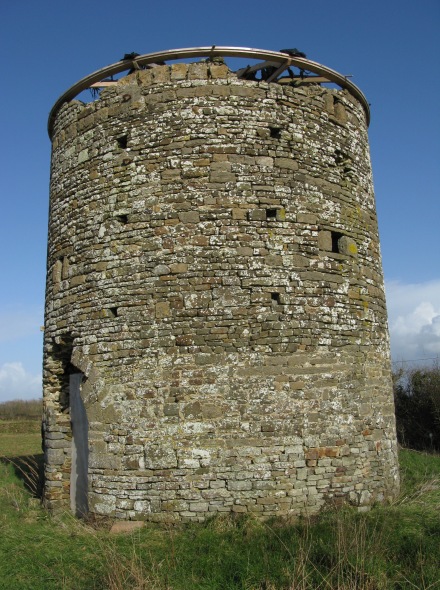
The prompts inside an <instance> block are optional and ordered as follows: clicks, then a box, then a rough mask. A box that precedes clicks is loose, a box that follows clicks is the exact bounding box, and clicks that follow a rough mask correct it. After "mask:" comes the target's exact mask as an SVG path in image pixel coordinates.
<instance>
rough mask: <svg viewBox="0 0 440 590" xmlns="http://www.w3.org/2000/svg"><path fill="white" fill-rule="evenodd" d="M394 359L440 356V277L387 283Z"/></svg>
mask: <svg viewBox="0 0 440 590" xmlns="http://www.w3.org/2000/svg"><path fill="white" fill-rule="evenodd" d="M386 292H387V304H388V315H389V326H390V335H391V354H392V357H393V360H395V361H400V360H413V359H423V358H433V357H437V356H440V280H435V281H429V282H425V283H402V282H399V281H390V282H388V283H387V284H386Z"/></svg>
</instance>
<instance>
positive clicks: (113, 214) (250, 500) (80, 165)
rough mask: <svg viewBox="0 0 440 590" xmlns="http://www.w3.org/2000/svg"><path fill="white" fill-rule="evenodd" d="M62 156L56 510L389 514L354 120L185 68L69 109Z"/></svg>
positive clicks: (379, 282)
mask: <svg viewBox="0 0 440 590" xmlns="http://www.w3.org/2000/svg"><path fill="white" fill-rule="evenodd" d="M52 139H53V156H52V174H51V202H50V225H49V250H48V281H47V302H46V323H45V377H44V378H45V393H44V400H45V421H44V428H45V445H46V492H45V494H46V496H45V497H46V502H47V504H48V505H49V506H50V507H52V508H62V507H65V506H69V504H70V505H71V506H72V508H73V509H74V510H75V509H76V510H77V511H78V510H79V511H80V512H81V511H85V510H87V509H88V510H90V511H91V512H94V513H97V514H107V515H111V516H115V517H117V518H122V519H137V520H139V519H150V520H164V519H166V520H173V519H174V520H201V519H203V518H206V517H207V516H210V515H213V514H215V513H217V512H230V511H233V512H251V513H254V514H256V515H259V516H270V515H284V514H299V513H302V512H307V513H308V514H310V513H313V512H316V511H318V510H319V509H320V508H322V507H323V506H324V505H325V504H326V503H336V504H339V503H343V502H349V503H352V504H354V505H357V506H360V507H367V506H368V505H369V504H371V503H372V502H375V501H382V500H384V499H387V498H389V497H391V496H393V495H394V494H395V492H396V490H397V487H398V475H397V458H396V438H395V426H394V407H393V396H392V386H391V373H390V360H389V342H388V335H387V319H386V308H385V299H384V290H383V278H382V270H381V260H380V250H379V238H378V231H377V222H376V212H375V202H374V194H373V188H372V179H371V169H370V159H369V151H368V139H367V129H366V122H365V113H364V111H363V108H362V106H361V104H360V103H359V102H358V101H357V100H356V99H355V98H353V97H352V96H351V95H350V94H349V93H348V92H347V91H346V90H330V89H326V88H323V87H321V86H319V85H317V84H313V85H311V84H309V85H303V86H301V85H300V86H298V87H291V86H282V85H281V84H277V83H270V84H268V83H266V82H256V81H245V80H240V79H237V77H236V76H235V75H234V74H233V73H232V72H230V71H229V70H228V68H227V67H226V66H225V65H214V64H210V63H204V62H201V63H193V64H183V63H178V64H175V65H172V66H165V65H164V66H161V67H155V68H152V69H148V70H140V71H138V72H135V73H133V74H131V75H128V76H126V77H125V78H122V79H121V80H120V81H119V82H118V84H117V85H116V86H115V87H112V88H110V89H107V90H104V91H103V92H102V93H101V96H100V98H99V99H98V100H97V101H96V102H94V103H91V104H88V105H85V104H83V103H80V102H77V101H72V102H70V103H68V104H66V105H64V106H63V107H62V108H61V110H60V111H59V112H58V114H57V117H56V120H55V126H54V133H53V138H52ZM75 373H80V374H81V375H82V384H81V386H80V390H79V392H80V393H79V398H78V396H77V394H76V393H75V391H74V386H72V378H71V374H75ZM80 381H81V377H80ZM69 383H70V386H69ZM72 387H73V389H72ZM73 396H75V399H77V398H78V399H79V403H80V405H82V407H83V409H84V411H85V415H86V417H87V418H86V419H87V420H88V424H85V426H84V419H85V418H78V417H77V415H76V414H75V416H74V417H72V416H73V414H72V411H73V408H74V404H73ZM78 399H77V401H78ZM75 403H76V402H75ZM75 412H76V410H75ZM78 420H79V421H81V420H82V421H83V424H82V425H80V426H77V424H78ZM72 425H73V432H72V427H71V426H72ZM75 437H76V439H77V440H76V442H75ZM81 439H83V440H82V443H81ZM81 444H83V446H84V445H85V448H86V451H84V457H83V468H84V465H85V474H86V475H85V492H83V493H84V494H85V495H84V497H83V504H81V501H79V504H78V500H77V499H76V500H75V496H74V495H73V496H72V489H73V487H72V486H74V487H75V489H76V483H73V479H75V478H79V479H80V478H81V476H80V475H78V469H79V470H80V471H81V467H78V465H76V463H77V462H78V461H79V459H78V455H79V454H81V451H79V450H78V445H79V446H81ZM72 448H74V451H73V458H72ZM87 449H88V451H87ZM75 465H76V466H75ZM72 473H73V474H74V475H73V476H72ZM72 478H73V479H72ZM79 479H78V481H79ZM75 481H76V479H75ZM83 483H84V482H83ZM78 485H79V484H78ZM79 487H80V486H79ZM83 487H84V486H83ZM75 493H79V492H75ZM78 506H79V508H78ZM81 506H82V508H81Z"/></svg>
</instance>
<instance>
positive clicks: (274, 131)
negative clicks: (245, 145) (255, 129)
mask: <svg viewBox="0 0 440 590" xmlns="http://www.w3.org/2000/svg"><path fill="white" fill-rule="evenodd" d="M269 131H270V136H271V137H272V138H273V139H281V127H269Z"/></svg>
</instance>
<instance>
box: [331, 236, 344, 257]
mask: <svg viewBox="0 0 440 590" xmlns="http://www.w3.org/2000/svg"><path fill="white" fill-rule="evenodd" d="M343 235H344V234H341V233H340V232H337V231H332V252H334V253H335V254H339V240H340V238H342V236H343Z"/></svg>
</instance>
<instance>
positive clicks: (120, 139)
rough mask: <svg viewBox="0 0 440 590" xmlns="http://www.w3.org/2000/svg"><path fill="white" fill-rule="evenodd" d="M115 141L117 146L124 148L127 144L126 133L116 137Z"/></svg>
mask: <svg viewBox="0 0 440 590" xmlns="http://www.w3.org/2000/svg"><path fill="white" fill-rule="evenodd" d="M116 141H117V142H118V147H119V148H121V149H123V150H125V149H126V148H127V144H128V137H127V135H121V137H118V138H117V139H116Z"/></svg>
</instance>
